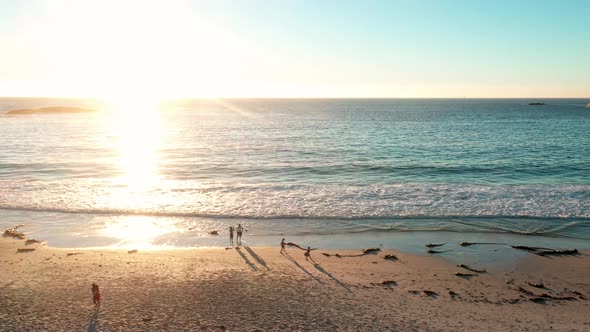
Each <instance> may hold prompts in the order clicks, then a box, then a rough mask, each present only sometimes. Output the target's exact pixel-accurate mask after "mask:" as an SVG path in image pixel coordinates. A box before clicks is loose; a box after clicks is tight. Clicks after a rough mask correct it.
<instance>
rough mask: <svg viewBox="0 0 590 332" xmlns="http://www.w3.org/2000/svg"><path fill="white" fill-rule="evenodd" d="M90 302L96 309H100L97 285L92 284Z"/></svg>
mask: <svg viewBox="0 0 590 332" xmlns="http://www.w3.org/2000/svg"><path fill="white" fill-rule="evenodd" d="M92 302H94V305H95V306H97V307H100V292H99V290H98V285H97V284H92Z"/></svg>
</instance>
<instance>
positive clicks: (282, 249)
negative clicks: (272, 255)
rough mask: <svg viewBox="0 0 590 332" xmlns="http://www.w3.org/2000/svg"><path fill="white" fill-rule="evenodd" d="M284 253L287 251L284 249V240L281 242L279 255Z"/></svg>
mask: <svg viewBox="0 0 590 332" xmlns="http://www.w3.org/2000/svg"><path fill="white" fill-rule="evenodd" d="M284 252H287V249H285V238H283V239H282V240H281V254H282V253H284Z"/></svg>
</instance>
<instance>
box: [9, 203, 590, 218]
mask: <svg viewBox="0 0 590 332" xmlns="http://www.w3.org/2000/svg"><path fill="white" fill-rule="evenodd" d="M0 210H11V211H29V212H54V213H66V214H96V215H129V216H154V217H193V218H211V219H262V220H264V219H268V220H275V219H276V220H280V219H314V220H318V219H320V220H391V219H394V220H398V219H399V220H407V219H445V218H452V219H456V218H477V219H482V220H484V219H498V218H500V219H537V220H555V219H558V220H587V221H590V217H581V216H564V215H555V216H545V215H544V216H537V215H519V214H517V215H490V214H482V215H470V214H448V215H444V214H441V215H425V214H414V215H408V214H404V215H386V216H375V215H366V216H364V215H355V216H322V215H269V216H259V215H240V214H208V213H194V212H167V211H162V212H157V211H142V210H128V209H104V210H101V209H75V208H74V209H63V208H48V207H18V206H1V205H0Z"/></svg>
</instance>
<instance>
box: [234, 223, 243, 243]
mask: <svg viewBox="0 0 590 332" xmlns="http://www.w3.org/2000/svg"><path fill="white" fill-rule="evenodd" d="M243 231H244V228H243V227H242V224H238V227H237V228H236V233H238V236H237V242H238V245H240V244H242V232H243Z"/></svg>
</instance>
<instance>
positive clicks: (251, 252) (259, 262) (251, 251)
mask: <svg viewBox="0 0 590 332" xmlns="http://www.w3.org/2000/svg"><path fill="white" fill-rule="evenodd" d="M244 249H246V251H247V252H248V253H249V254H250V256H252V258H254V259H255V260H256V261H257V262H258V264H260V265H262V266H264V268H265V269H267V270H270V269H269V268H268V266H266V262H265V261H264V259H262V257H260V256H258V255H257V254H256V253H255V252H254V250H252V248H250V247H248V246H246V245H244Z"/></svg>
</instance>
